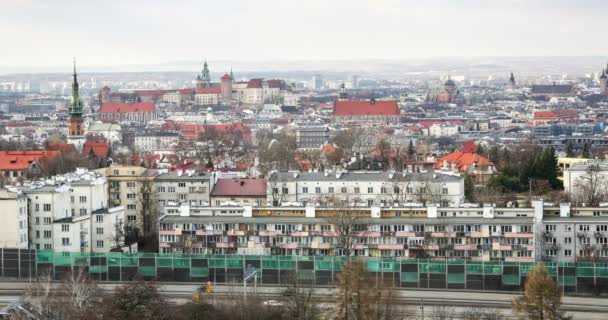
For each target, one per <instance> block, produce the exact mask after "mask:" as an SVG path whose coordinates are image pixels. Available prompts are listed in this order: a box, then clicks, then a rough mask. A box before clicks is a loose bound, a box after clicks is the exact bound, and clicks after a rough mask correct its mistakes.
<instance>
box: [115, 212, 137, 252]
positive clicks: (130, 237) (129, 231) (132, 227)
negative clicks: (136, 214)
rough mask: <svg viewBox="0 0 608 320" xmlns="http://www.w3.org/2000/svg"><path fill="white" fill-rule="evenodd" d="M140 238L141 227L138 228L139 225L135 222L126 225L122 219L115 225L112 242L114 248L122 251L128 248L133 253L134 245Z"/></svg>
mask: <svg viewBox="0 0 608 320" xmlns="http://www.w3.org/2000/svg"><path fill="white" fill-rule="evenodd" d="M138 237H139V227H137V224H136V223H133V222H127V223H125V222H124V220H123V219H120V220H118V221H117V222H116V223H114V232H113V233H112V235H111V237H110V240H111V241H112V243H113V244H114V248H116V249H119V250H122V248H124V247H128V248H129V253H131V251H132V245H133V244H135V243H137V239H138Z"/></svg>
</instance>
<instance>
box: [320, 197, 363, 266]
mask: <svg viewBox="0 0 608 320" xmlns="http://www.w3.org/2000/svg"><path fill="white" fill-rule="evenodd" d="M326 221H327V222H328V223H329V224H331V225H332V226H333V232H334V235H335V237H336V241H337V243H336V247H335V250H336V251H337V252H336V253H335V255H337V256H338V255H343V256H347V257H350V256H352V255H353V253H354V249H355V247H356V245H357V243H359V239H361V238H362V237H365V233H366V232H367V231H368V229H369V225H370V222H371V221H370V217H369V215H360V214H359V213H358V211H356V210H354V211H350V210H341V209H340V208H338V209H337V210H336V213H335V214H334V215H332V216H330V217H327V218H326Z"/></svg>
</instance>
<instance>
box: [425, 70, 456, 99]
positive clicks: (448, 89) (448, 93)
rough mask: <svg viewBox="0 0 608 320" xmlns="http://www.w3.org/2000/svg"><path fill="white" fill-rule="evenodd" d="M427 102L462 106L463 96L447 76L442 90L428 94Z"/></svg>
mask: <svg viewBox="0 0 608 320" xmlns="http://www.w3.org/2000/svg"><path fill="white" fill-rule="evenodd" d="M427 102H431V103H438V104H446V103H453V104H463V103H464V96H463V95H462V93H461V92H460V90H458V88H457V87H456V83H455V82H454V81H453V80H452V79H450V77H449V76H448V80H447V81H446V82H445V83H444V84H443V88H440V89H438V90H436V91H434V92H430V93H429V94H428V96H427Z"/></svg>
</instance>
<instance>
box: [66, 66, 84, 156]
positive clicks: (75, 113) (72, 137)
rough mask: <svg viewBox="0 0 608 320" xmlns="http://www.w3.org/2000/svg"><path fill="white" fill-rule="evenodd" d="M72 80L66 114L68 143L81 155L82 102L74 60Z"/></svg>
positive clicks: (82, 129) (82, 139) (82, 134)
mask: <svg viewBox="0 0 608 320" xmlns="http://www.w3.org/2000/svg"><path fill="white" fill-rule="evenodd" d="M73 76H74V79H73V82H72V101H71V103H70V108H69V110H68V113H69V115H70V119H69V120H68V143H71V144H73V145H74V147H76V150H78V152H81V153H82V148H83V146H84V141H85V137H84V128H83V126H82V100H80V94H79V92H78V79H77V76H76V59H74V75H73Z"/></svg>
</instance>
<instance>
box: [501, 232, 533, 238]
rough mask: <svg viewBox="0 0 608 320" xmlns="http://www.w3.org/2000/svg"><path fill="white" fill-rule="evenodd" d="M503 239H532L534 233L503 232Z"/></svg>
mask: <svg viewBox="0 0 608 320" xmlns="http://www.w3.org/2000/svg"><path fill="white" fill-rule="evenodd" d="M505 238H528V239H532V238H534V233H531V232H519V233H518V232H505Z"/></svg>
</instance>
